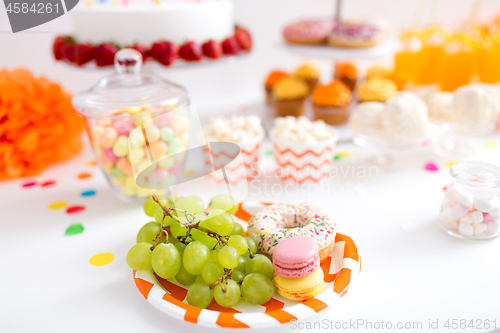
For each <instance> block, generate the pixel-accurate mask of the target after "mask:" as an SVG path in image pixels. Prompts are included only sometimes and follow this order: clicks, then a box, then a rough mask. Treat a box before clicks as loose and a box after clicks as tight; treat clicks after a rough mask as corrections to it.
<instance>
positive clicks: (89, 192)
mask: <svg viewBox="0 0 500 333" xmlns="http://www.w3.org/2000/svg"><path fill="white" fill-rule="evenodd" d="M96 194H97V192H96V191H94V190H88V191H83V192H82V193H81V195H82V197H92V196H94V195H96Z"/></svg>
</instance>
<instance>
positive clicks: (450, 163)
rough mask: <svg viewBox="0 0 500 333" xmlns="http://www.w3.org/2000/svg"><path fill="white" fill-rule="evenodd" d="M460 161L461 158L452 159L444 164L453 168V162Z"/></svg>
mask: <svg viewBox="0 0 500 333" xmlns="http://www.w3.org/2000/svg"><path fill="white" fill-rule="evenodd" d="M458 162H459V160H451V161H448V162H446V163H445V164H444V165H446V167H447V168H451V167H452V166H453V164H455V163H458Z"/></svg>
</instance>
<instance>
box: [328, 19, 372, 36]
mask: <svg viewBox="0 0 500 333" xmlns="http://www.w3.org/2000/svg"><path fill="white" fill-rule="evenodd" d="M381 35H382V29H381V28H379V27H378V26H376V25H374V24H368V23H356V22H341V23H339V24H336V25H335V27H334V28H333V32H332V37H334V38H340V39H356V40H372V39H377V38H380V37H381Z"/></svg>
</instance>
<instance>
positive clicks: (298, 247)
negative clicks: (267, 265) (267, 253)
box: [273, 236, 320, 278]
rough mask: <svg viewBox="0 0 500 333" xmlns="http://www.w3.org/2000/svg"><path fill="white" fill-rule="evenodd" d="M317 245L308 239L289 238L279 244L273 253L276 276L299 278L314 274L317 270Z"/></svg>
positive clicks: (299, 237)
mask: <svg viewBox="0 0 500 333" xmlns="http://www.w3.org/2000/svg"><path fill="white" fill-rule="evenodd" d="M319 264H320V261H319V254H318V243H317V242H316V241H315V240H314V239H312V238H309V237H302V236H296V237H290V238H287V239H284V240H282V241H281V242H279V244H278V245H276V247H275V248H274V251H273V266H274V271H275V272H276V274H278V275H280V276H283V277H287V278H299V277H303V276H307V275H310V274H312V273H314V272H315V271H316V270H317V269H318V268H319Z"/></svg>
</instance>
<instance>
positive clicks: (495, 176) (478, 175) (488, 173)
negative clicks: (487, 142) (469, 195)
mask: <svg viewBox="0 0 500 333" xmlns="http://www.w3.org/2000/svg"><path fill="white" fill-rule="evenodd" d="M450 174H451V176H452V177H453V178H454V179H455V180H456V181H457V182H458V183H459V184H462V185H465V186H469V187H473V188H476V189H485V190H486V189H494V188H497V187H499V186H500V168H499V167H498V166H496V165H493V164H489V163H482V162H472V161H471V162H459V163H455V164H453V166H452V167H451V170H450Z"/></svg>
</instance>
